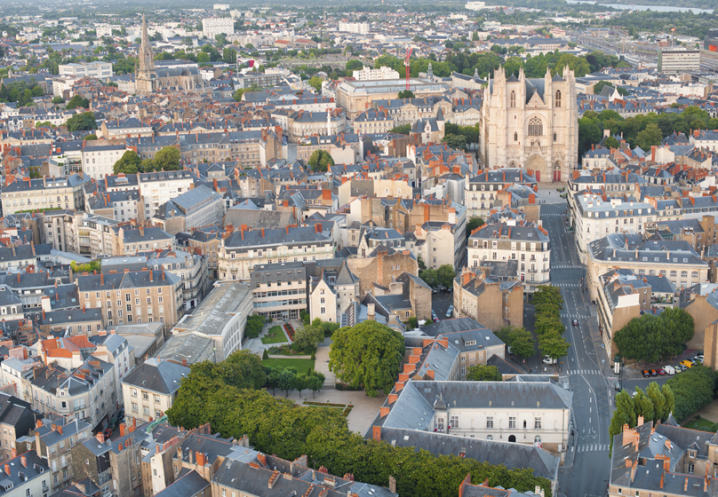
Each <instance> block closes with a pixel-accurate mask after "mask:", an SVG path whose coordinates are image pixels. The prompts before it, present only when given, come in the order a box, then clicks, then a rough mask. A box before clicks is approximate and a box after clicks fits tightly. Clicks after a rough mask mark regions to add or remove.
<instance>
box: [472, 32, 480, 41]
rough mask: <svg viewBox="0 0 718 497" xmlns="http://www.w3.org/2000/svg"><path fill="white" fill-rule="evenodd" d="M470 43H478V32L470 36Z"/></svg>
mask: <svg viewBox="0 0 718 497" xmlns="http://www.w3.org/2000/svg"><path fill="white" fill-rule="evenodd" d="M471 41H479V32H478V31H474V32H473V33H472V35H471Z"/></svg>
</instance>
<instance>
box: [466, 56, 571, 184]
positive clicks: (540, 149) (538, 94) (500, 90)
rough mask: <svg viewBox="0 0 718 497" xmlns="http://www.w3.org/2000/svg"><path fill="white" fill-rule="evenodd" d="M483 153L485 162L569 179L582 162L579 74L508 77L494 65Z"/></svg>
mask: <svg viewBox="0 0 718 497" xmlns="http://www.w3.org/2000/svg"><path fill="white" fill-rule="evenodd" d="M480 121H481V134H480V141H481V154H482V157H483V160H484V165H485V167H486V168H489V169H494V168H502V167H523V168H526V169H530V170H532V171H534V173H535V174H536V179H537V180H538V181H539V182H541V183H551V182H557V181H567V180H568V177H569V174H570V172H571V171H572V170H573V168H574V165H576V164H578V113H577V104H576V79H575V76H574V73H573V71H571V70H570V69H569V68H568V67H565V68H564V70H563V73H562V74H561V75H559V74H556V76H553V77H551V73H550V71H548V70H547V71H546V76H544V77H543V78H526V77H525V75H524V71H523V68H522V69H521V70H520V72H519V77H518V78H517V77H516V76H514V75H513V74H512V75H511V76H510V77H509V78H506V74H505V72H504V68H503V67H500V68H498V69H497V70H496V71H494V78H493V79H489V84H488V87H487V88H486V90H485V92H484V100H483V103H482V107H481V119H480Z"/></svg>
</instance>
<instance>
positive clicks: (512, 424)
mask: <svg viewBox="0 0 718 497" xmlns="http://www.w3.org/2000/svg"><path fill="white" fill-rule="evenodd" d="M515 428H516V418H515V417H509V429H515Z"/></svg>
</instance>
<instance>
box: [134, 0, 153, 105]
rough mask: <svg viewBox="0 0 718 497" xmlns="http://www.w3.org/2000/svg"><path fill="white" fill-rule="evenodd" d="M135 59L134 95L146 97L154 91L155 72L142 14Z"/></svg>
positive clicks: (145, 23) (145, 22)
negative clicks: (139, 38) (140, 31)
mask: <svg viewBox="0 0 718 497" xmlns="http://www.w3.org/2000/svg"><path fill="white" fill-rule="evenodd" d="M137 58H138V59H139V68H138V69H136V70H135V93H137V94H139V95H147V94H148V93H152V92H153V91H154V90H155V85H156V83H157V71H156V70H155V58H154V55H153V54H152V46H151V45H150V37H149V35H148V34H147V21H146V20H145V14H144V13H142V42H141V43H140V51H139V53H138V55H137Z"/></svg>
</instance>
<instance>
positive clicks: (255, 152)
mask: <svg viewBox="0 0 718 497" xmlns="http://www.w3.org/2000/svg"><path fill="white" fill-rule="evenodd" d="M263 132H264V130H257V131H228V132H227V131H225V132H223V133H193V134H186V135H180V137H179V142H178V146H179V147H180V152H181V155H182V159H183V160H184V161H185V162H188V163H190V164H198V163H200V162H222V161H230V160H239V161H241V162H242V165H243V166H245V167H256V166H260V165H264V163H262V161H261V141H262V133H263Z"/></svg>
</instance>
